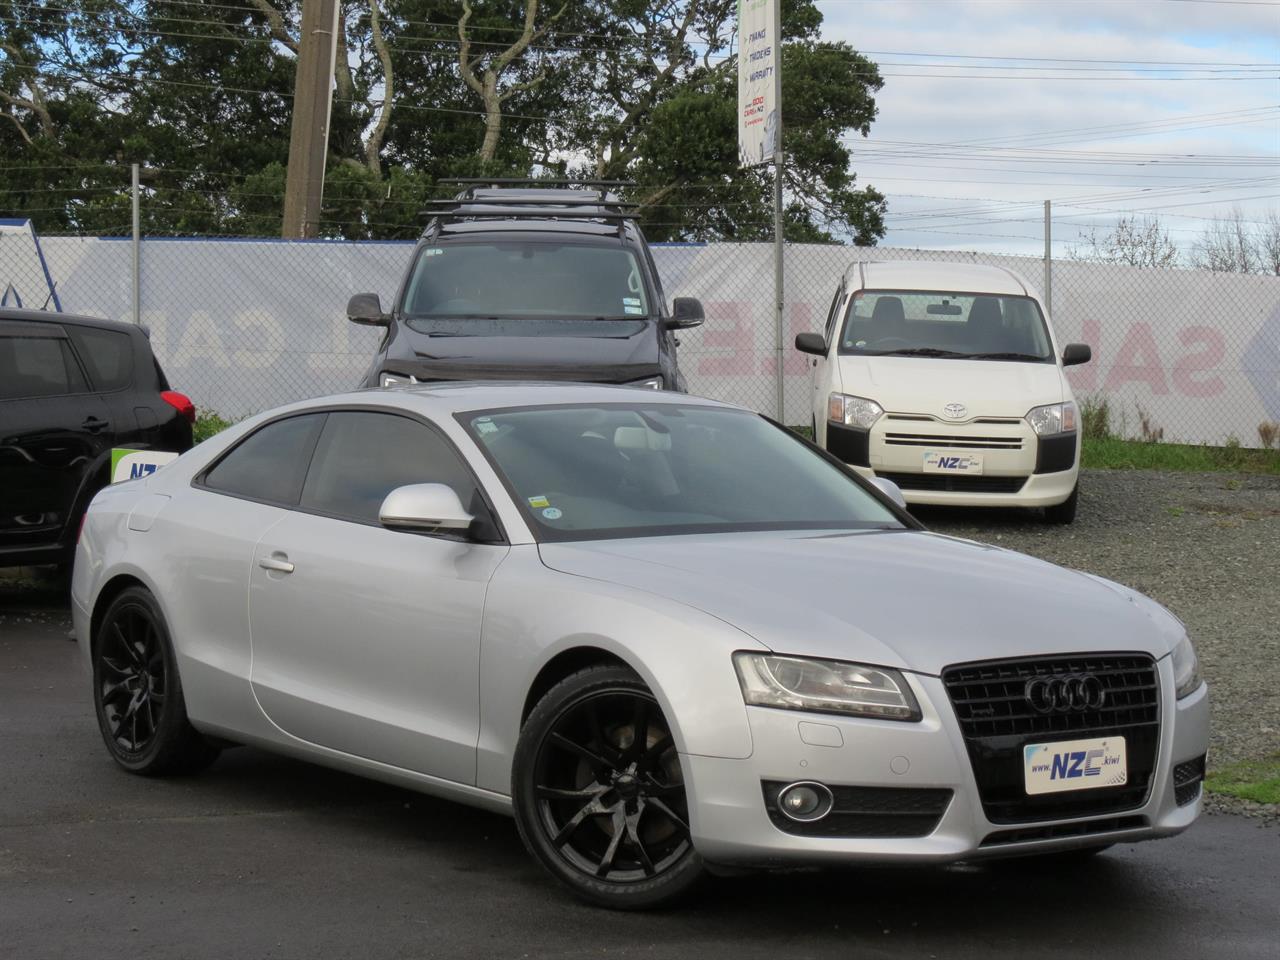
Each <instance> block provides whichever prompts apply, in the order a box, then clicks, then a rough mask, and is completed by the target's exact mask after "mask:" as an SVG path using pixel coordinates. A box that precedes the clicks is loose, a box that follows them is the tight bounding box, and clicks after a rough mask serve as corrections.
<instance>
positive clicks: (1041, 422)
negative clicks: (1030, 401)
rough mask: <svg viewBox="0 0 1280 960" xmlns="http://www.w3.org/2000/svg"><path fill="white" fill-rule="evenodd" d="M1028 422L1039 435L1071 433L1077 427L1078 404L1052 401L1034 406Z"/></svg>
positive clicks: (1028, 416)
mask: <svg viewBox="0 0 1280 960" xmlns="http://www.w3.org/2000/svg"><path fill="white" fill-rule="evenodd" d="M1027 423H1029V424H1031V429H1032V430H1034V431H1035V432H1036V434H1037V435H1039V436H1042V437H1043V436H1047V435H1049V434H1053V433H1071V432H1073V431H1074V430H1075V429H1076V405H1075V404H1074V403H1050V404H1047V405H1046V406H1043V407H1032V408H1031V411H1030V412H1029V413H1028V414H1027Z"/></svg>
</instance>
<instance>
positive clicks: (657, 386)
mask: <svg viewBox="0 0 1280 960" xmlns="http://www.w3.org/2000/svg"><path fill="white" fill-rule="evenodd" d="M627 386H628V387H643V388H644V389H646V390H661V389H662V377H645V378H644V379H643V380H632V381H631V382H630V383H628V384H627Z"/></svg>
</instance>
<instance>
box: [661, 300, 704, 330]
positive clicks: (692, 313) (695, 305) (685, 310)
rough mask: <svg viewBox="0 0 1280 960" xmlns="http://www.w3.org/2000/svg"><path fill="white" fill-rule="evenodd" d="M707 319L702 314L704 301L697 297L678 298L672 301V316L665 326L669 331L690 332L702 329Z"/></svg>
mask: <svg viewBox="0 0 1280 960" xmlns="http://www.w3.org/2000/svg"><path fill="white" fill-rule="evenodd" d="M705 319H706V315H705V314H703V312H702V301H700V300H699V299H698V298H697V297H676V298H675V299H674V300H672V301H671V316H670V317H668V318H667V322H666V323H665V324H664V326H665V327H666V328H667V329H668V330H688V329H689V328H690V327H700V326H702V322H703V321H704V320H705Z"/></svg>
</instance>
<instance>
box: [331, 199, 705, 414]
mask: <svg viewBox="0 0 1280 960" xmlns="http://www.w3.org/2000/svg"><path fill="white" fill-rule="evenodd" d="M456 182H459V183H462V184H464V185H465V189H464V190H462V192H461V193H459V194H458V196H457V197H456V198H455V199H453V200H442V201H436V202H435V204H434V205H433V206H432V208H431V209H430V212H431V213H432V214H433V217H432V219H431V221H430V222H429V224H428V226H427V229H426V232H425V234H424V235H423V237H422V239H421V240H420V241H419V242H418V244H417V246H416V247H415V248H414V252H413V258H412V260H411V261H410V264H409V270H408V272H407V273H406V275H405V278H404V281H403V283H402V284H401V286H400V291H399V293H398V295H397V296H396V301H395V304H394V305H393V306H392V309H391V311H390V312H389V313H384V312H383V308H382V304H381V302H380V301H379V299H378V296H377V294H373V293H362V294H358V295H356V296H354V297H352V298H351V302H350V304H349V305H348V307H347V315H348V317H349V318H350V319H351V321H352V322H353V323H361V324H371V325H376V326H382V327H385V328H386V336H384V337H383V340H382V343H381V345H380V346H379V349H378V354H377V356H376V357H375V358H374V361H373V364H372V366H371V367H370V368H369V371H368V373H367V374H366V375H365V379H364V384H365V386H392V385H394V384H397V383H420V382H424V381H431V380H495V379H522V380H523V379H531V380H579V381H591V382H596V383H628V384H634V385H635V386H640V387H651V388H653V389H656V390H661V389H667V390H684V389H685V383H684V378H683V377H682V376H681V374H680V371H679V369H678V368H677V366H676V345H677V341H676V339H675V336H674V333H673V331H675V330H679V329H684V328H687V327H694V326H697V325H698V324H700V323H702V319H703V315H702V305H701V304H700V303H699V302H698V301H697V300H695V299H693V298H692V297H678V298H677V299H676V300H675V302H674V303H673V304H672V310H671V311H670V312H668V310H667V307H666V300H665V298H664V296H663V293H662V284H661V283H660V281H659V279H658V271H657V269H656V268H655V267H654V263H653V256H652V255H651V254H650V252H649V246H648V244H647V243H646V242H645V239H644V234H643V233H641V231H640V227H639V226H638V225H637V224H636V222H635V213H634V207H633V206H631V205H629V204H627V203H624V202H622V201H620V200H619V199H618V198H617V197H616V196H615V195H614V194H613V193H611V192H609V189H608V187H609V186H610V184H609V183H600V182H592V183H577V184H571V183H570V182H569V181H553V182H554V183H555V184H557V186H554V187H547V186H541V187H536V186H531V184H532V183H536V182H537V181H509V180H502V181H492V180H485V181H456ZM546 182H547V181H543V183H544V184H545V183H546Z"/></svg>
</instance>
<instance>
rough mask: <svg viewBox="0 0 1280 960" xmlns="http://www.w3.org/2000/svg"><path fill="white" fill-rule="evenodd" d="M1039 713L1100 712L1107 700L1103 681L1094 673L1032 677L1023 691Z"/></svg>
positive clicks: (1033, 708) (1028, 701)
mask: <svg viewBox="0 0 1280 960" xmlns="http://www.w3.org/2000/svg"><path fill="white" fill-rule="evenodd" d="M1023 692H1024V694H1025V696H1026V698H1027V703H1028V704H1029V705H1030V706H1031V709H1032V710H1034V711H1035V712H1036V713H1046V714H1047V713H1072V712H1075V713H1082V712H1083V711H1085V710H1098V709H1100V708H1101V707H1102V704H1103V703H1104V702H1105V701H1106V699H1107V692H1106V690H1105V689H1104V688H1103V686H1102V681H1101V680H1099V679H1098V678H1097V677H1095V676H1094V675H1093V674H1089V673H1086V674H1071V675H1068V676H1065V677H1033V678H1032V679H1030V680H1028V681H1027V686H1026V689H1025V690H1024V691H1023Z"/></svg>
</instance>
